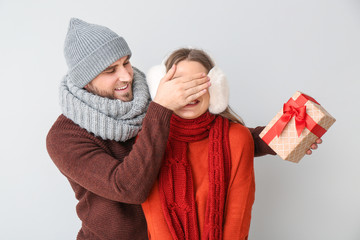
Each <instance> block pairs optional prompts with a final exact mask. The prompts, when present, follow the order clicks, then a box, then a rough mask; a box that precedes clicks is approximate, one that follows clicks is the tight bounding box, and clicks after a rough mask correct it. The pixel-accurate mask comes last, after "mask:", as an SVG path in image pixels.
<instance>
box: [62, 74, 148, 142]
mask: <svg viewBox="0 0 360 240" xmlns="http://www.w3.org/2000/svg"><path fill="white" fill-rule="evenodd" d="M133 69H134V81H133V96H134V98H133V100H132V101H130V102H123V101H120V100H113V99H109V98H104V97H100V96H98V95H95V94H92V93H90V92H88V91H86V90H85V89H82V88H79V87H77V86H75V85H74V84H73V83H71V81H69V79H68V77H67V76H65V77H64V79H63V80H62V82H61V84H60V104H61V108H62V112H63V114H64V115H65V116H66V117H67V118H69V119H71V120H72V121H73V122H75V123H76V124H78V125H79V126H80V127H82V128H85V129H86V130H87V131H88V132H91V133H93V134H95V136H99V137H101V138H103V139H104V140H107V139H109V140H115V141H121V142H124V141H126V140H128V139H130V138H133V137H135V136H136V135H137V134H138V132H139V131H140V129H141V124H142V121H143V119H144V117H145V113H146V110H147V107H148V105H149V102H150V94H149V89H148V86H147V84H146V80H145V75H144V74H143V73H142V72H141V71H140V70H138V69H136V68H135V67H133Z"/></svg>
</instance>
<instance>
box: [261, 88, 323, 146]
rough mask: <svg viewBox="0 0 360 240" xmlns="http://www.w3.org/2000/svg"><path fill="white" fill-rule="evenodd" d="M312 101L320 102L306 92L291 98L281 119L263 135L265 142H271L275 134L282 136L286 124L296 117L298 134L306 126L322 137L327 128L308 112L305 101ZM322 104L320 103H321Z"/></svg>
mask: <svg viewBox="0 0 360 240" xmlns="http://www.w3.org/2000/svg"><path fill="white" fill-rule="evenodd" d="M309 100H310V101H312V102H314V103H316V104H319V103H318V102H317V101H316V100H315V99H313V98H312V97H309V96H307V95H305V94H300V96H299V97H298V98H297V99H296V100H294V99H292V98H290V99H289V101H288V102H287V103H285V104H284V107H283V115H282V116H281V117H280V118H279V120H278V121H277V122H276V123H275V124H274V125H273V126H272V127H271V128H270V130H269V131H268V132H267V133H266V134H265V135H264V136H263V137H262V139H263V140H264V142H266V143H267V144H270V142H271V141H272V140H273V139H274V138H275V136H278V137H279V136H280V135H281V133H282V132H283V130H284V128H285V127H286V125H287V124H288V123H289V121H290V120H291V119H292V118H293V117H295V126H296V132H297V135H298V136H300V135H301V132H302V131H303V130H304V128H305V127H306V128H307V129H309V131H310V132H312V133H313V134H315V135H316V136H317V137H319V138H320V137H321V136H322V135H324V134H325V132H326V130H325V129H324V128H323V127H321V126H320V125H318V124H317V123H316V122H315V121H314V120H313V119H312V118H311V117H310V116H309V115H308V114H307V113H306V106H305V103H306V102H307V101H309ZM319 105H320V104H319Z"/></svg>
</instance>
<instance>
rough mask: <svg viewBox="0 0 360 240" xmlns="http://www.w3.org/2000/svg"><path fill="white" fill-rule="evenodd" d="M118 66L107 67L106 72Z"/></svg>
mask: <svg viewBox="0 0 360 240" xmlns="http://www.w3.org/2000/svg"><path fill="white" fill-rule="evenodd" d="M116 66H117V65H114V66H109V67H107V68H106V69H105V70H104V71H108V70H111V69H114V68H115V67H116Z"/></svg>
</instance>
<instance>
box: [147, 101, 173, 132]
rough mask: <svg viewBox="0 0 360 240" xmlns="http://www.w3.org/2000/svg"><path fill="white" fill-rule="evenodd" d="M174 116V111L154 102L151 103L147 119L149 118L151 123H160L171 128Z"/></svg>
mask: <svg viewBox="0 0 360 240" xmlns="http://www.w3.org/2000/svg"><path fill="white" fill-rule="evenodd" d="M172 114H173V111H171V110H169V109H167V108H166V107H163V106H161V105H160V104H158V103H156V102H153V101H152V102H150V105H149V108H148V110H147V113H146V118H148V119H149V120H150V121H160V122H162V123H163V124H164V125H165V126H166V127H169V126H170V118H171V115H172Z"/></svg>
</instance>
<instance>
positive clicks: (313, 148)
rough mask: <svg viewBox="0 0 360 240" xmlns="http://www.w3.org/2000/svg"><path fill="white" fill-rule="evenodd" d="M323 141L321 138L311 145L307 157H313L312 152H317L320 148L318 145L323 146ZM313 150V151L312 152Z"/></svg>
mask: <svg viewBox="0 0 360 240" xmlns="http://www.w3.org/2000/svg"><path fill="white" fill-rule="evenodd" d="M321 143H322V140H321V138H318V139H316V141H315V143H313V144H311V146H310V149H309V150H307V151H306V154H307V155H311V154H312V150H315V149H317V148H318V144H321ZM311 149H312V150H311Z"/></svg>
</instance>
